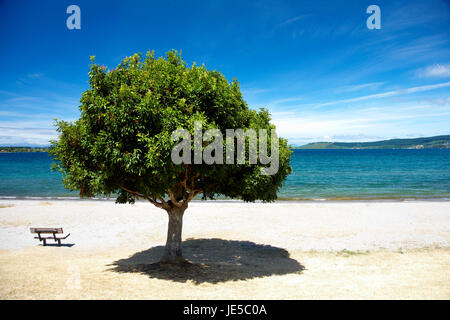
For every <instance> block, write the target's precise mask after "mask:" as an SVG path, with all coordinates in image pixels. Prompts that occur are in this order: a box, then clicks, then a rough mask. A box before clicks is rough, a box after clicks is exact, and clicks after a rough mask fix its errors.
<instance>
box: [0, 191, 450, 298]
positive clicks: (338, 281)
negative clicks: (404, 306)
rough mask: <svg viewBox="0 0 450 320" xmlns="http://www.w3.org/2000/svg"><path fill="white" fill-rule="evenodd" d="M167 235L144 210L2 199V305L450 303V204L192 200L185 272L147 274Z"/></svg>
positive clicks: (155, 213)
mask: <svg viewBox="0 0 450 320" xmlns="http://www.w3.org/2000/svg"><path fill="white" fill-rule="evenodd" d="M30 227H63V228H64V231H65V233H70V234H71V235H70V236H69V238H67V239H66V240H64V244H65V245H64V246H62V247H57V246H54V245H50V246H46V247H43V246H42V245H40V244H39V242H38V241H37V240H36V239H33V235H32V234H31V233H30V231H29V228H30ZM166 232H167V214H166V213H165V211H162V210H161V209H158V208H156V207H154V206H152V205H151V204H149V203H146V202H138V203H136V204H134V205H120V204H115V203H114V201H100V200H98V201H94V200H90V201H80V200H48V201H46V200H0V299H449V298H450V249H449V245H450V202H445V201H442V202H439V201H396V202H394V201H385V202H383V201H378V202H375V201H373V202H371V201H354V202H349V201H340V202H339V201H337V202H328V201H323V202H318V201H317V202H288V201H279V202H276V203H271V204H263V203H253V204H246V203H242V202H239V201H217V202H193V203H191V204H190V206H189V209H188V210H187V211H186V214H185V216H184V225H183V240H184V243H183V253H184V255H185V257H186V258H187V259H189V260H190V261H191V262H193V263H195V266H196V267H195V268H190V269H189V270H187V271H186V270H176V269H170V270H165V271H164V270H159V269H153V268H148V267H146V266H147V265H148V264H149V263H152V262H156V261H158V259H159V257H160V256H161V254H162V250H163V245H164V243H165V239H166Z"/></svg>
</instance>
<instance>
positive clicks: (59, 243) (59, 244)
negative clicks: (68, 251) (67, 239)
mask: <svg viewBox="0 0 450 320" xmlns="http://www.w3.org/2000/svg"><path fill="white" fill-rule="evenodd" d="M58 247H61V240H60V239H58Z"/></svg>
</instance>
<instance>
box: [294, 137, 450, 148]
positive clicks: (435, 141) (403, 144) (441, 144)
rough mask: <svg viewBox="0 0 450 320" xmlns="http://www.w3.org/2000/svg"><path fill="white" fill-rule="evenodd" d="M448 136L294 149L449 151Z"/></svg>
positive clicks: (317, 143) (321, 145)
mask: <svg viewBox="0 0 450 320" xmlns="http://www.w3.org/2000/svg"><path fill="white" fill-rule="evenodd" d="M449 148H450V135H447V136H435V137H428V138H414V139H390V140H382V141H375V142H314V143H308V144H306V145H303V146H300V147H295V148H294V149H449Z"/></svg>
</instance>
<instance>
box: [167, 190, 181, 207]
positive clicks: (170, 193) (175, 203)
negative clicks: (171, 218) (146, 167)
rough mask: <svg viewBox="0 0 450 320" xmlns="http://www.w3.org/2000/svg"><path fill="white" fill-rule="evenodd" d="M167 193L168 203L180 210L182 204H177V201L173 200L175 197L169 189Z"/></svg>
mask: <svg viewBox="0 0 450 320" xmlns="http://www.w3.org/2000/svg"><path fill="white" fill-rule="evenodd" d="M168 192H169V196H170V201H171V202H172V203H173V205H174V206H175V207H178V208H181V206H182V204H181V203H179V202H178V201H177V199H175V196H174V194H173V192H172V190H170V189H169V190H168Z"/></svg>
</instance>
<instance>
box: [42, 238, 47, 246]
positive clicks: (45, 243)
mask: <svg viewBox="0 0 450 320" xmlns="http://www.w3.org/2000/svg"><path fill="white" fill-rule="evenodd" d="M42 241H44V247H45V246H46V245H47V241H46V239H42Z"/></svg>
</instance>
